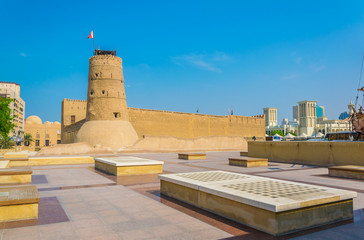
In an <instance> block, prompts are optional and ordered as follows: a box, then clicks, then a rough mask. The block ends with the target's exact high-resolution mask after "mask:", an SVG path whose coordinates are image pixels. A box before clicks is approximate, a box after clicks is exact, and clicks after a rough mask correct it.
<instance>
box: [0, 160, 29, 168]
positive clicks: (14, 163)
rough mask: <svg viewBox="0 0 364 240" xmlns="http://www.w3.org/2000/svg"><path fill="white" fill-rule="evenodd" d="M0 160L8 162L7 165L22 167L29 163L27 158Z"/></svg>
mask: <svg viewBox="0 0 364 240" xmlns="http://www.w3.org/2000/svg"><path fill="white" fill-rule="evenodd" d="M0 162H8V167H23V166H28V165H29V159H28V158H9V159H5V160H0Z"/></svg>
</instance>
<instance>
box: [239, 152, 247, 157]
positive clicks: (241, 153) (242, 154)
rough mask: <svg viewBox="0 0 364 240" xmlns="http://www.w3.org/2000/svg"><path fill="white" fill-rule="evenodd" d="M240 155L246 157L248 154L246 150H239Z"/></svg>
mask: <svg viewBox="0 0 364 240" xmlns="http://www.w3.org/2000/svg"><path fill="white" fill-rule="evenodd" d="M240 156H244V157H247V156H248V151H241V152H240Z"/></svg>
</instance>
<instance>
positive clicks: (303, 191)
mask: <svg viewBox="0 0 364 240" xmlns="http://www.w3.org/2000/svg"><path fill="white" fill-rule="evenodd" d="M159 179H160V183H161V193H162V194H164V195H167V196H170V197H172V198H175V199H178V200H180V201H183V202H186V203H189V204H192V205H194V206H197V207H199V208H202V209H205V210H207V211H210V212H212V213H214V214H217V215H220V216H223V217H226V218H229V219H232V220H234V221H237V222H240V223H242V224H245V225H248V226H250V227H253V228H255V229H258V230H260V231H263V232H266V233H269V234H272V235H275V236H279V235H283V234H287V233H291V232H295V231H300V230H303V229H307V228H312V227H316V226H321V225H324V224H329V223H333V222H338V221H343V220H348V219H352V218H353V198H354V197H356V192H351V191H345V190H340V189H334V188H327V187H321V186H314V185H310V184H301V183H295V182H290V181H281V180H275V179H270V178H265V177H256V176H252V175H245V174H237V173H230V172H224V171H207V172H193V173H178V174H165V175H159Z"/></svg>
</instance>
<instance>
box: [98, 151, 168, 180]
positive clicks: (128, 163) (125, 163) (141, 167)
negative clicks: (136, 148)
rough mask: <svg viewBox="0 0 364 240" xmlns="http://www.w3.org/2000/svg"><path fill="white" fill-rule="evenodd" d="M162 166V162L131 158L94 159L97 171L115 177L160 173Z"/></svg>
mask: <svg viewBox="0 0 364 240" xmlns="http://www.w3.org/2000/svg"><path fill="white" fill-rule="evenodd" d="M163 164H164V162H162V161H155V160H150V159H145V158H139V157H131V156H125V157H109V158H95V168H96V169H97V170H100V171H103V172H107V173H110V174H112V175H115V176H123V175H140V174H152V173H162V172H163Z"/></svg>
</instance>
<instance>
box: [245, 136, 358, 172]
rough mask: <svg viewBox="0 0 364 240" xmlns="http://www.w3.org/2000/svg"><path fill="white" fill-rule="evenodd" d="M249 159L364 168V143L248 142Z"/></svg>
mask: <svg viewBox="0 0 364 240" xmlns="http://www.w3.org/2000/svg"><path fill="white" fill-rule="evenodd" d="M248 149H249V151H248V156H249V157H263V158H268V159H269V161H275V162H284V163H292V164H294V163H296V164H305V165H318V166H325V167H326V166H335V165H361V166H364V142H331V141H327V142H324V141H322V142H264V141H256V142H248Z"/></svg>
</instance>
